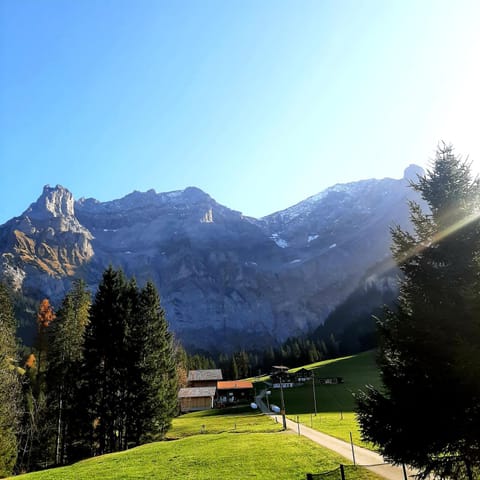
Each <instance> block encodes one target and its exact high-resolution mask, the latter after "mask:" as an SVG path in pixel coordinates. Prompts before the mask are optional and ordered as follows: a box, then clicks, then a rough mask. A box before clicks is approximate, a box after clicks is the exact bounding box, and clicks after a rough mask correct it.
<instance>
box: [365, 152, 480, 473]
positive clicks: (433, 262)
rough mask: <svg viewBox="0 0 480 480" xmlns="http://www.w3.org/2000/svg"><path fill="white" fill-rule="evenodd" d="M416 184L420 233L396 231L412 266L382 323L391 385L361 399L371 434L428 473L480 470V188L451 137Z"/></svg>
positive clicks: (403, 259) (415, 219)
mask: <svg viewBox="0 0 480 480" xmlns="http://www.w3.org/2000/svg"><path fill="white" fill-rule="evenodd" d="M413 187H414V188H415V189H416V190H417V191H419V192H420V193H421V195H422V197H423V199H424V200H425V201H426V202H427V203H428V205H429V211H428V212H423V211H422V209H421V208H420V207H419V205H417V204H415V203H412V204H411V207H410V208H411V221H412V224H413V228H414V231H413V233H410V232H407V231H404V230H401V229H400V228H399V227H397V228H395V229H393V231H392V236H393V248H392V250H393V254H394V257H395V259H396V261H397V263H398V265H399V267H400V268H401V270H402V272H403V280H402V283H401V290H400V296H399V298H398V305H397V309H396V310H395V311H392V310H388V311H387V312H386V315H385V317H384V318H383V319H382V320H381V321H379V333H380V342H381V343H380V351H379V366H380V369H381V376H382V380H383V385H384V389H383V390H375V389H370V390H369V391H367V392H366V393H364V394H363V395H360V396H359V397H358V415H359V420H360V425H361V428H362V432H363V437H364V439H366V440H369V441H371V442H373V443H375V444H376V445H378V446H379V448H380V451H381V452H382V453H383V454H384V455H385V456H386V457H387V458H390V459H392V460H393V461H394V462H396V463H408V464H410V465H412V466H414V467H416V468H418V469H419V470H420V471H421V472H422V478H426V477H427V476H428V475H429V473H431V472H433V473H435V474H437V475H440V476H441V477H442V478H452V479H453V478H454V479H463V478H466V479H469V480H473V479H474V478H479V477H478V476H479V475H480V470H479V469H480V438H479V436H478V432H480V262H479V260H480V222H479V207H480V205H479V199H480V186H479V182H478V180H477V179H473V178H472V175H471V172H470V167H469V164H468V163H466V162H464V161H462V160H461V159H460V158H458V157H457V156H455V154H454V153H453V150H452V147H450V146H446V145H443V146H441V147H440V148H439V150H438V151H437V155H436V158H435V160H434V163H433V165H432V168H431V170H429V171H428V172H427V174H426V176H425V177H423V178H419V179H418V182H417V183H415V184H413Z"/></svg>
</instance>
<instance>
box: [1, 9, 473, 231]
mask: <svg viewBox="0 0 480 480" xmlns="http://www.w3.org/2000/svg"><path fill="white" fill-rule="evenodd" d="M479 24H480V4H479V3H478V2H475V1H453V0H451V1H442V0H432V1H428V0H422V1H400V0H398V1H393V0H379V1H373V0H371V1H368V0H354V1H347V0H331V1H328V0H314V1H305V0H298V1H294V0H291V1H284V0H283V1H282V0H273V1H269V0H255V1H249V0H242V1H234V0H232V1H223V0H218V1H212V0H191V1H188V0H183V1H182V0H180V1H175V2H172V1H161V0H152V1H147V0H135V1H134V0H130V1H122V0H112V1H108V0H95V1H91V0H82V1H81V2H75V1H67V0H63V1H56V0H22V1H18V0H3V1H2V2H1V3H0V71H1V74H0V159H1V183H0V187H1V188H0V223H3V222H5V221H6V220H8V219H9V218H11V217H13V216H16V215H19V214H20V213H22V212H23V211H24V210H25V209H26V208H27V207H28V205H29V204H30V203H31V202H33V201H34V200H35V199H36V198H37V197H38V196H39V195H40V193H41V191H42V187H43V185H45V184H50V185H55V184H61V185H63V186H65V187H67V188H68V189H70V190H71V191H72V192H73V194H74V196H75V198H80V197H94V198H97V199H99V200H101V201H105V200H112V199H115V198H119V197H122V196H124V195H126V194H128V193H129V192H131V191H133V190H140V191H145V190H148V189H150V188H154V189H155V190H156V191H158V192H161V191H171V190H177V189H182V188H185V187H187V186H190V185H194V186H197V187H199V188H202V189H203V190H205V191H206V192H208V193H209V194H210V195H211V196H212V197H214V198H215V199H216V200H217V201H219V202H220V203H223V204H225V205H227V206H228V207H230V208H233V209H236V210H240V211H242V212H244V213H245V214H246V215H252V216H257V217H258V216H262V215H266V214H268V213H272V212H274V211H277V210H280V209H283V208H286V207H288V206H290V205H293V204H294V203H296V202H298V201H300V200H302V199H304V198H306V197H308V196H310V195H313V194H315V193H317V192H319V191H321V190H323V189H324V188H326V187H328V186H331V185H333V184H335V183H341V182H348V181H354V180H359V179H363V178H370V177H377V178H382V177H386V176H390V177H395V178H400V177H401V176H402V173H403V170H404V168H405V167H406V166H407V165H408V164H409V163H417V164H420V165H423V166H425V165H426V164H427V162H428V160H429V158H432V156H433V154H434V150H435V146H436V144H437V143H438V141H439V140H442V139H443V140H445V141H447V142H452V143H453V144H454V145H455V146H456V149H457V151H458V152H459V153H463V154H469V155H470V158H471V159H472V160H473V161H474V168H475V170H476V171H478V170H479V169H478V164H480V140H479V139H478V131H479V121H478V115H479V114H480V95H479V90H480V88H479V85H480V73H479V69H480V62H479V60H478V59H479V58H480V55H479V52H480V48H479V47H480V33H479V32H480V29H479V28H478V25H479Z"/></svg>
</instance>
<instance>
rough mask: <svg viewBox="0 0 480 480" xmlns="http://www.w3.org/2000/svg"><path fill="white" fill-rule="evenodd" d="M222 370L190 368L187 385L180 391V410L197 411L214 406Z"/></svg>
mask: <svg viewBox="0 0 480 480" xmlns="http://www.w3.org/2000/svg"><path fill="white" fill-rule="evenodd" d="M222 378H223V377H222V371H221V370H217V369H215V370H189V372H188V376H187V387H186V388H181V389H180V391H179V392H178V399H179V401H180V411H181V412H182V413H185V412H195V411H198V410H208V409H210V408H213V406H214V401H215V395H216V391H217V382H218V381H219V380H222Z"/></svg>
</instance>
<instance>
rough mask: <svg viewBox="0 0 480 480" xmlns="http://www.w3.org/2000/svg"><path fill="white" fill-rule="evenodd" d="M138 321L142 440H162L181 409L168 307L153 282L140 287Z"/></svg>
mask: <svg viewBox="0 0 480 480" xmlns="http://www.w3.org/2000/svg"><path fill="white" fill-rule="evenodd" d="M136 318H137V322H136V324H135V326H134V328H133V330H132V334H133V336H134V337H135V338H137V339H141V342H140V348H139V357H138V373H139V378H140V379H141V385H140V389H139V390H138V391H137V392H136V393H137V396H138V397H137V399H138V401H137V407H138V414H137V417H138V420H139V424H140V428H139V434H140V435H139V439H138V441H139V443H145V442H149V441H153V440H160V439H162V438H163V437H164V435H165V433H166V432H167V430H168V428H169V427H170V424H171V420H172V418H173V416H175V414H176V413H177V411H178V406H177V391H178V376H177V364H176V349H175V343H174V338H173V335H172V333H171V332H170V331H169V327H168V322H167V319H166V316H165V311H164V310H163V308H162V307H161V305H160V297H159V295H158V292H157V290H156V289H155V286H154V285H153V283H152V282H147V284H146V286H145V287H144V288H143V289H142V290H141V291H140V294H139V302H138V311H137V315H136Z"/></svg>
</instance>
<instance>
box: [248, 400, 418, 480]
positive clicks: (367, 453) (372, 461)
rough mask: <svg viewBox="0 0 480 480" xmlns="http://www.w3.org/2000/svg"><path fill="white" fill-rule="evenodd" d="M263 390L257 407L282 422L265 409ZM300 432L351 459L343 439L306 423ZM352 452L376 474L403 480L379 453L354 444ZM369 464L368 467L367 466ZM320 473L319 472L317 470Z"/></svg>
mask: <svg viewBox="0 0 480 480" xmlns="http://www.w3.org/2000/svg"><path fill="white" fill-rule="evenodd" d="M264 393H265V392H264V391H263V392H261V393H260V395H258V396H257V397H256V402H257V405H258V407H259V408H260V409H261V411H262V412H263V413H265V414H267V415H270V416H271V417H272V418H273V419H275V420H276V421H277V422H278V423H280V424H281V423H282V416H281V415H279V414H274V413H272V412H270V411H269V410H268V409H267V406H266V405H265V403H264V402H263V400H262V398H263V395H264ZM286 420H287V428H288V429H290V430H293V431H294V432H296V433H298V427H299V425H298V424H297V423H296V422H292V421H291V420H289V419H288V418H287V419H286ZM300 434H301V435H303V436H304V437H307V438H309V439H310V440H313V441H314V442H316V443H318V444H319V445H322V446H323V447H326V448H328V449H329V450H332V451H334V452H336V453H338V454H339V455H342V456H343V457H345V458H347V459H348V460H350V461H351V462H352V461H353V456H352V446H351V445H350V444H349V443H347V442H344V441H343V440H339V439H338V438H335V437H331V436H330V435H326V434H325V433H322V432H319V431H317V430H313V429H312V428H309V427H307V426H306V425H303V424H300ZM354 452H355V461H356V463H357V464H358V465H361V466H364V467H365V468H368V469H369V470H371V471H372V472H375V473H376V474H377V475H379V476H381V477H383V478H385V479H387V480H405V476H404V473H403V468H402V467H396V466H394V465H390V464H386V465H381V464H384V463H385V460H384V459H383V457H382V456H381V455H379V454H378V453H375V452H372V451H371V450H367V449H366V448H362V447H358V446H356V445H354ZM369 465H370V467H369ZM406 472H407V478H408V479H412V478H415V477H414V475H415V472H414V471H413V470H411V469H409V468H407V469H406ZM319 473H320V472H319Z"/></svg>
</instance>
